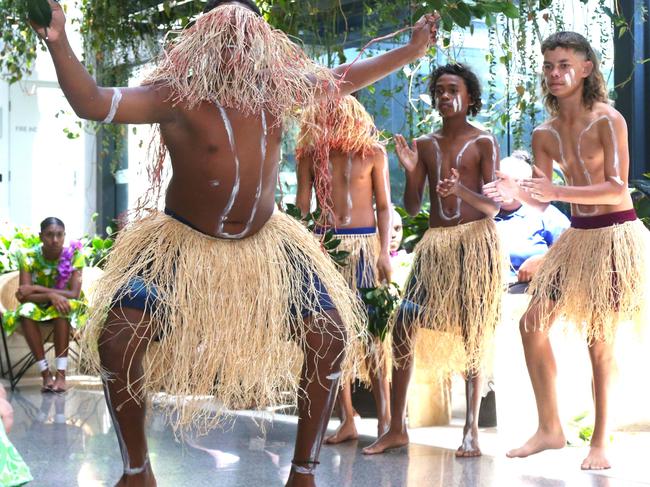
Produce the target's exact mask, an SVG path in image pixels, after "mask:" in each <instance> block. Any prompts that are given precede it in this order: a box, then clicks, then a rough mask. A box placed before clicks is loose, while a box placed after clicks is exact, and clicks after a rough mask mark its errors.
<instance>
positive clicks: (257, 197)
mask: <svg viewBox="0 0 650 487" xmlns="http://www.w3.org/2000/svg"><path fill="white" fill-rule="evenodd" d="M217 108H218V109H219V114H220V115H221V119H222V120H223V124H224V127H225V128H226V133H227V134H228V142H229V143H230V150H231V151H232V155H233V158H234V161H235V181H234V183H233V188H232V190H231V192H230V198H228V203H227V204H226V207H225V208H224V212H223V215H222V217H221V221H220V222H219V227H218V230H217V235H218V236H219V237H222V238H229V239H238V238H242V237H243V236H245V235H246V233H248V231H249V230H250V227H251V225H252V224H253V220H254V219H255V214H256V213H257V206H258V204H259V201H260V196H261V194H262V179H263V173H264V162H265V161H266V150H267V134H268V129H267V124H266V114H265V112H264V111H262V136H261V137H260V152H261V161H260V172H259V178H258V181H257V189H256V191H255V202H254V203H253V208H252V210H251V216H250V217H249V219H248V221H247V222H246V225H245V226H244V229H243V230H242V231H241V232H239V233H236V234H233V233H228V232H224V231H223V227H224V225H225V223H226V221H227V219H228V215H229V214H230V212H231V211H232V209H233V207H234V205H235V199H236V198H237V195H238V194H239V185H240V181H241V177H240V163H239V157H238V156H237V147H236V146H235V137H234V133H233V129H232V124H231V123H230V119H229V118H228V114H227V113H226V111H225V110H224V108H223V107H222V106H220V105H217ZM215 182H216V184H214V183H215ZM210 184H211V185H213V186H218V185H219V184H220V182H219V181H218V180H213V181H210Z"/></svg>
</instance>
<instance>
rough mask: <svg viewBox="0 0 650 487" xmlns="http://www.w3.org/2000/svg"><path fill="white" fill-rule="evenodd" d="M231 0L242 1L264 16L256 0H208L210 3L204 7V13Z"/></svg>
mask: <svg viewBox="0 0 650 487" xmlns="http://www.w3.org/2000/svg"><path fill="white" fill-rule="evenodd" d="M231 1H236V2H237V3H241V4H242V5H245V6H246V7H248V8H249V9H251V10H252V11H253V12H255V13H256V14H257V15H259V16H260V17H261V16H262V12H261V11H260V9H259V7H258V6H257V5H255V2H254V1H253V0H208V3H207V4H206V6H205V8H204V9H203V13H204V14H205V13H208V12H209V11H210V10H213V9H215V8H217V7H218V6H219V5H221V4H222V3H226V2H231Z"/></svg>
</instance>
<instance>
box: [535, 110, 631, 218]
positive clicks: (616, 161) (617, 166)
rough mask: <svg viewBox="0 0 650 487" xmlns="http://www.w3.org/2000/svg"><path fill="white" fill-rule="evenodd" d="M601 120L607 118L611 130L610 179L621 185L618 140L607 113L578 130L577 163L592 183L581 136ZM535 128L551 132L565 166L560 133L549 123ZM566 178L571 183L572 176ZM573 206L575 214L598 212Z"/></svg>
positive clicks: (588, 182)
mask: <svg viewBox="0 0 650 487" xmlns="http://www.w3.org/2000/svg"><path fill="white" fill-rule="evenodd" d="M601 120H607V124H608V126H609V129H610V132H611V137H612V146H613V150H614V163H613V166H614V176H611V179H612V181H614V182H615V183H616V184H619V185H623V184H624V183H623V180H622V179H621V172H620V159H619V157H618V141H617V140H616V134H615V132H614V124H613V123H612V120H611V119H610V118H609V117H608V116H607V115H602V116H600V117H598V118H597V119H595V120H593V121H592V122H591V123H589V125H587V126H586V127H585V128H584V129H583V130H582V132H580V135H579V136H578V147H577V153H578V164H579V165H580V170H581V172H582V174H583V175H584V177H585V180H586V181H587V185H591V184H593V182H592V179H591V174H590V173H589V170H588V169H587V165H586V164H585V161H584V159H583V158H582V138H583V137H584V135H585V134H586V133H587V132H588V131H589V130H591V128H592V127H593V126H594V125H595V124H596V123H598V122H600V121H601ZM537 130H545V131H547V132H550V133H552V134H553V135H554V136H555V138H556V139H557V141H558V144H559V149H560V158H561V159H562V161H561V162H562V164H563V165H564V166H566V165H567V163H566V159H565V157H564V148H563V145H562V137H561V136H560V133H559V132H558V131H557V130H555V128H553V127H552V126H550V125H545V126H543V127H537V128H536V129H535V130H534V132H535V131H537ZM568 179H569V180H570V181H569V183H570V184H573V178H572V177H571V176H570V175H568ZM573 206H574V208H575V210H576V214H577V215H580V216H591V215H595V214H596V213H597V212H598V209H597V208H596V207H595V206H591V208H590V209H589V210H583V207H584V205H578V204H574V205H573Z"/></svg>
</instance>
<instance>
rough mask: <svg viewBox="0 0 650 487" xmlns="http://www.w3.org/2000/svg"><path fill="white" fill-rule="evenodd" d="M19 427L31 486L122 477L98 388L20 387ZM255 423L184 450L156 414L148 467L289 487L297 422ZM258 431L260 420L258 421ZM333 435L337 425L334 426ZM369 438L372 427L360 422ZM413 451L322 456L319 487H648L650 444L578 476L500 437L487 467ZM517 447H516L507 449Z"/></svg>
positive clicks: (558, 457)
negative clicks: (516, 452)
mask: <svg viewBox="0 0 650 487" xmlns="http://www.w3.org/2000/svg"><path fill="white" fill-rule="evenodd" d="M11 402H12V404H13V406H14V408H15V426H14V429H13V431H12V432H11V435H10V437H11V440H12V441H13V442H14V444H15V446H16V447H17V448H18V450H19V451H20V453H21V454H22V455H23V457H24V459H25V461H26V462H27V464H28V465H29V466H30V468H31V469H32V474H33V476H34V482H33V484H32V485H34V486H39V487H40V486H43V487H70V486H76V485H80V486H84V487H87V486H88V487H90V486H112V485H114V483H115V481H116V479H117V478H118V477H119V476H120V474H121V465H120V456H119V452H118V447H117V442H116V439H115V435H114V432H113V431H112V425H111V423H110V419H109V415H108V411H107V409H106V406H105V403H104V398H103V395H102V392H101V389H99V388H98V387H97V385H96V384H95V385H89V384H83V383H77V384H75V386H74V387H73V388H72V390H70V391H68V392H67V393H66V394H64V395H54V394H41V393H40V392H39V390H38V388H37V387H36V386H33V387H32V386H27V387H26V386H22V387H21V388H20V391H17V392H16V393H14V394H13V395H12V396H11ZM253 418H254V417H253V415H251V414H247V413H241V414H239V415H238V418H237V421H236V422H235V423H234V425H233V426H232V429H227V430H226V431H213V432H212V433H210V434H209V435H208V436H204V437H201V438H193V439H190V440H189V441H187V442H186V443H185V444H182V443H178V442H176V441H175V440H174V437H173V434H172V432H171V431H170V429H169V428H167V427H166V426H165V425H164V423H163V422H162V415H161V414H160V413H156V411H155V409H154V412H153V413H152V414H151V415H150V420H149V438H150V445H151V462H152V464H153V467H154V470H155V471H156V474H157V476H158V485H159V486H160V487H172V486H173V487H179V486H191V487H201V486H214V485H219V486H224V487H234V486H242V487H244V486H246V487H251V486H265V487H266V486H269V487H274V486H278V487H280V486H282V485H283V484H284V481H285V480H286V477H287V475H288V472H289V462H290V460H291V458H292V453H293V439H294V435H295V430H296V426H295V422H296V419H295V417H291V416H280V415H278V416H276V420H275V421H274V422H273V423H272V424H270V423H269V424H266V427H267V428H266V429H267V433H266V436H265V437H264V436H263V435H262V433H261V431H260V429H259V427H258V425H257V424H256V423H255V421H254V419H253ZM258 422H259V419H258ZM332 426H336V421H332ZM360 426H361V432H362V433H366V434H370V433H371V432H372V431H373V429H374V428H375V427H376V425H375V422H373V421H372V420H364V421H363V422H362V423H361V425H360ZM411 437H412V440H413V444H411V446H410V447H409V448H403V449H401V450H398V451H394V452H391V453H389V454H386V455H381V456H376V457H365V456H363V455H361V453H360V447H362V446H365V445H367V444H369V443H370V442H371V441H372V437H371V436H362V439H360V440H359V441H358V442H354V443H348V444H345V445H342V446H337V447H323V451H322V455H321V462H322V464H321V466H320V468H319V469H318V474H317V477H316V478H317V482H318V485H319V486H320V487H334V486H336V487H348V486H354V487H359V486H373V487H374V486H377V487H388V486H390V487H393V486H394V487H402V486H409V487H410V486H415V487H425V486H436V487H437V486H441V487H443V486H444V487H447V486H454V487H456V486H460V487H464V486H468V487H478V486H504V487H506V486H507V487H510V486H552V487H563V486H566V487H581V486H590V487H596V486H598V487H601V486H602V487H618V486H637V485H650V474H649V473H648V468H647V467H648V460H647V458H648V452H650V435H649V434H647V433H645V434H635V435H634V434H627V435H621V437H620V438H619V436H617V437H616V439H615V445H616V448H617V450H618V453H617V455H616V456H615V457H614V460H615V461H616V462H617V467H616V468H615V469H612V470H610V471H608V472H606V473H604V474H593V473H584V472H581V471H580V470H579V468H578V466H579V462H580V460H581V459H582V457H584V455H585V449H584V448H566V449H564V450H562V451H555V452H548V453H544V454H541V455H538V456H536V457H534V458H530V459H525V460H518V461H515V460H509V459H507V458H505V456H504V455H503V451H504V450H503V449H502V445H500V443H499V440H498V437H497V435H496V433H495V432H494V431H486V432H484V433H483V436H482V439H483V441H482V446H483V450H484V452H485V453H486V454H485V455H484V456H483V457H481V458H474V459H463V460H457V459H455V458H454V450H453V447H454V446H455V444H456V443H458V442H459V440H460V427H459V426H458V425H453V426H450V427H447V428H426V429H421V430H414V431H413V432H412V435H411ZM510 446H512V445H510Z"/></svg>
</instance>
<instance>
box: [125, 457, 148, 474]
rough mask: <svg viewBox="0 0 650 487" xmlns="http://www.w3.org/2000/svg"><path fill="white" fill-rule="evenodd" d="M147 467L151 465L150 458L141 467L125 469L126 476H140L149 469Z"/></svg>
mask: <svg viewBox="0 0 650 487" xmlns="http://www.w3.org/2000/svg"><path fill="white" fill-rule="evenodd" d="M147 465H149V457H147V458H145V459H144V463H143V464H142V466H141V467H137V468H133V467H124V475H126V476H132V475H139V474H141V473H142V472H144V471H145V470H146V469H147Z"/></svg>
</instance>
